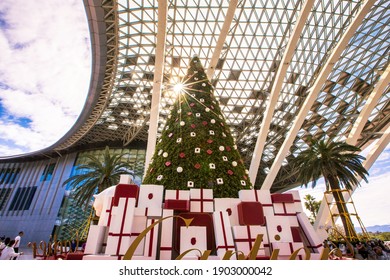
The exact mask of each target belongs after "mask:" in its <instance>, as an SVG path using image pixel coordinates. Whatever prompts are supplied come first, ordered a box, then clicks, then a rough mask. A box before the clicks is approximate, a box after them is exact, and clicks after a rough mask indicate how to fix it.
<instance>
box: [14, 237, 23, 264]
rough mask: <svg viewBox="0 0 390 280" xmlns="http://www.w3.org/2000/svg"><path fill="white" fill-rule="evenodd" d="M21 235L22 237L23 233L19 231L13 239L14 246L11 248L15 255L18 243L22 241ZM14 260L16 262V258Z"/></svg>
mask: <svg viewBox="0 0 390 280" xmlns="http://www.w3.org/2000/svg"><path fill="white" fill-rule="evenodd" d="M23 235H24V232H23V231H20V232H19V234H18V235H17V236H16V237H15V244H14V246H13V248H14V250H15V253H19V247H20V242H21V241H22V236H23ZM14 260H16V257H15V258H14Z"/></svg>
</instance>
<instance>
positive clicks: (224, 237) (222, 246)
mask: <svg viewBox="0 0 390 280" xmlns="http://www.w3.org/2000/svg"><path fill="white" fill-rule="evenodd" d="M219 217H220V218H221V225H222V234H223V243H224V245H219V246H217V249H226V250H228V249H235V247H234V245H228V241H227V237H226V229H225V222H224V220H223V215H222V212H219Z"/></svg>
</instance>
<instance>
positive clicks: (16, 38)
mask: <svg viewBox="0 0 390 280" xmlns="http://www.w3.org/2000/svg"><path fill="white" fill-rule="evenodd" d="M0 53H1V59H0V156H7V155H16V154H21V153H26V152H31V151H36V150H39V149H42V148H45V147H48V146H49V145H51V144H54V143H55V142H56V141H57V140H58V139H60V138H61V137H62V136H63V135H64V134H65V133H66V132H67V131H68V130H69V129H70V128H71V126H72V125H73V124H74V122H75V121H76V119H77V117H78V115H79V113H80V111H81V110H82V107H83V105H84V102H85V96H86V93H87V92H88V87H89V81H90V69H91V56H90V41H89V32H88V26H87V20H86V17H85V10H84V6H83V1H79V0H67V1H63V0H39V1H37V0H35V1H23V0H1V1H0ZM364 153H365V154H366V153H367V151H365V152H364ZM389 167H390V146H388V147H387V149H386V151H385V152H383V153H382V155H381V156H380V158H379V159H378V160H377V162H376V163H375V164H374V166H373V167H372V168H371V169H370V170H369V172H370V177H369V183H368V184H366V183H362V187H361V188H359V189H358V190H357V191H356V193H355V195H354V202H355V206H356V207H357V211H358V213H359V215H360V216H361V218H362V220H363V223H364V225H365V226H371V225H378V224H390V215H389V214H388V213H390V202H389V201H388V198H389V195H388V191H387V188H388V187H389V186H390V168H389ZM323 190H324V189H323V186H321V184H319V185H318V186H317V187H316V188H315V189H314V190H312V189H310V188H309V189H301V193H302V196H303V195H305V194H306V193H310V194H312V195H313V196H315V197H316V198H317V199H318V200H319V199H321V198H322V193H323ZM373 206H375V207H373Z"/></svg>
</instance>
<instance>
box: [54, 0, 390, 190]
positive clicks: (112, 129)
mask: <svg viewBox="0 0 390 280" xmlns="http://www.w3.org/2000/svg"><path fill="white" fill-rule="evenodd" d="M163 2H166V3H167V18H166V23H167V26H166V30H165V32H166V40H165V44H164V45H163V46H162V45H161V44H160V46H159V45H158V42H157V34H158V32H164V30H163V31H159V29H158V13H159V10H158V9H159V5H161V3H163ZM365 2H367V1H365ZM368 2H370V1H368ZM374 3H375V4H374V5H373V6H372V7H371V9H370V11H369V12H368V13H367V14H366V15H365V17H364V19H363V21H362V23H361V24H360V25H359V26H358V27H357V29H356V32H355V33H354V35H353V36H352V37H350V38H349V40H348V44H347V46H346V47H345V48H344V49H343V51H342V53H341V55H340V57H339V58H338V60H337V62H335V63H334V65H333V67H332V70H331V72H330V74H329V75H327V76H326V77H325V82H324V83H323V84H321V90H320V91H319V92H318V93H317V94H318V95H317V98H316V100H315V101H314V103H313V105H312V107H311V109H310V111H309V112H308V114H307V115H306V118H305V120H304V122H303V125H302V126H301V128H300V130H299V132H298V134H297V135H296V136H295V140H294V141H293V144H292V145H291V147H290V148H289V153H288V155H287V157H286V158H285V160H284V161H283V164H282V168H281V169H280V171H279V173H278V176H277V178H276V180H275V182H274V184H273V187H272V190H273V191H277V190H279V189H282V188H286V187H288V186H293V184H294V178H293V177H291V176H288V174H289V172H290V171H291V170H290V167H289V165H288V161H289V159H290V158H291V157H293V156H295V155H297V154H298V153H299V152H300V151H301V150H304V149H306V148H307V141H308V138H309V137H311V136H315V137H324V136H325V137H329V136H332V137H335V139H336V140H346V139H347V138H348V135H349V133H350V131H351V129H352V126H353V124H354V122H355V120H356V119H357V116H358V115H359V114H360V113H361V111H362V109H363V107H364V106H365V104H366V102H367V100H368V97H369V96H370V94H371V93H372V92H373V90H374V88H375V86H376V85H377V83H378V82H379V80H380V78H381V75H382V74H383V73H384V72H385V70H386V69H387V67H389V61H390V60H389V58H390V45H389V42H390V9H389V7H390V1H389V0H379V1H374ZM304 4H305V1H300V0H258V1H255V0H241V1H238V4H237V6H236V7H234V9H235V10H230V11H233V12H234V16H233V18H232V21H231V23H230V25H229V28H228V30H227V33H226V39H225V40H223V42H222V43H218V39H219V37H220V36H221V34H222V33H223V32H224V31H223V25H224V22H225V19H226V17H227V14H228V12H229V1H222V0H212V1H202V0H180V1H178V0H170V1H157V0H155V1H154V0H148V1H147V0H136V1H131V0H119V1H103V5H102V7H103V9H102V10H103V11H104V22H105V26H106V45H107V54H108V55H107V63H106V65H105V70H104V71H105V81H106V82H105V85H106V86H103V90H101V92H98V93H95V94H98V95H99V98H100V99H101V102H100V103H101V104H103V105H101V106H100V107H98V106H97V107H95V113H94V114H91V116H90V117H89V118H88V120H87V121H86V122H85V125H84V128H82V129H81V130H80V131H81V132H80V131H79V132H78V133H75V134H73V135H71V136H69V137H67V140H66V142H63V143H62V144H60V145H58V147H57V148H56V150H58V151H61V150H65V149H68V148H69V147H75V146H76V147H77V146H83V145H89V144H92V143H98V142H106V141H115V140H121V141H122V142H123V143H124V144H129V143H131V142H132V141H136V140H140V141H147V140H148V126H149V118H150V109H151V108H150V107H151V99H152V93H153V87H154V85H155V84H154V82H155V81H154V80H155V69H156V67H158V65H155V61H156V51H157V48H163V49H164V60H165V63H164V67H163V84H162V92H161V102H160V119H159V124H158V132H160V131H161V130H162V129H163V126H164V123H165V120H166V118H167V116H168V114H169V111H170V106H171V105H172V104H173V98H174V94H173V90H172V86H173V85H174V84H175V83H177V81H180V79H181V78H182V77H183V76H184V75H185V73H186V71H187V67H188V64H189V61H190V59H191V57H192V56H193V55H198V56H199V58H200V60H201V62H202V64H203V66H204V67H205V69H208V68H209V67H210V63H211V60H212V57H213V55H214V53H215V52H216V49H217V48H219V49H220V50H221V51H220V54H219V56H218V57H217V59H218V60H217V64H216V67H215V71H214V73H213V75H212V77H210V78H211V81H212V84H213V85H214V87H215V94H216V96H217V98H218V100H219V102H220V104H221V108H222V110H223V113H224V115H225V117H226V119H227V121H228V124H229V125H230V128H231V130H232V134H233V136H234V137H235V138H236V141H237V145H238V147H239V148H240V150H241V154H242V156H243V157H244V159H245V162H246V164H247V166H248V167H249V164H250V162H251V159H252V156H253V151H254V147H255V144H256V141H257V137H258V135H259V131H260V127H261V125H262V121H263V117H264V113H265V111H266V108H267V106H269V102H268V101H269V99H270V94H271V91H272V87H273V86H274V84H275V83H280V84H281V88H280V92H278V94H279V95H278V99H277V103H276V106H275V108H274V109H275V111H274V113H273V117H272V121H271V123H270V128H269V131H268V134H267V138H266V141H265V143H263V153H262V157H261V162H260V169H259V172H258V175H257V180H256V185H261V182H262V181H263V180H264V178H265V176H266V175H267V173H268V172H269V169H270V167H271V165H272V163H273V160H274V159H275V157H276V154H277V153H278V151H279V149H280V147H281V145H282V144H283V142H284V141H285V138H286V135H287V132H288V131H289V129H290V128H291V126H292V125H293V123H294V121H295V117H296V116H297V114H298V112H299V111H300V110H301V108H302V105H303V103H304V102H305V99H306V97H307V96H308V92H309V91H310V89H311V88H312V87H313V85H314V84H315V83H316V82H317V81H318V79H319V77H320V75H321V71H322V70H323V68H324V65H325V64H326V62H327V61H328V59H329V57H330V56H331V55H332V53H333V52H334V49H335V48H336V45H337V44H338V42H339V41H340V40H341V38H342V36H343V35H344V34H345V33H346V30H347V28H348V27H349V26H350V25H351V24H352V23H353V22H354V20H355V17H356V15H357V13H358V12H359V11H360V9H361V7H362V5H363V1H356V0H351V1H349V0H344V1H340V0H339V1H334V0H320V1H314V4H313V6H312V7H311V9H310V12H309V14H308V16H307V19H306V20H305V21H304V22H303V23H304V26H303V28H302V31H301V32H300V35H299V38H298V41H297V43H296V46H295V47H294V48H293V49H291V50H290V51H292V57H291V61H288V62H285V61H283V55H284V54H285V52H287V51H288V43H289V40H290V38H291V36H292V33H293V30H294V28H295V27H296V25H297V24H298V23H299V21H300V18H299V16H300V13H301V11H302V9H303V6H304ZM110 50H111V51H112V54H111V55H110ZM283 63H288V67H287V71H286V73H285V75H283V76H282V77H279V78H278V76H277V71H278V69H279V68H280V67H281V65H282V64H283ZM380 94H381V96H380V98H379V101H378V102H377V104H376V106H375V109H374V110H372V111H371V113H370V116H369V118H368V121H367V123H366V124H365V127H364V129H363V132H362V134H361V135H360V138H359V140H358V141H357V144H356V145H357V146H359V147H364V146H365V145H366V144H368V143H369V142H370V141H372V140H374V139H377V138H378V137H379V136H380V135H381V133H383V131H384V129H385V128H386V126H387V125H388V124H389V113H390V112H389V111H390V106H389V100H390V99H389V97H390V89H389V82H388V81H387V83H386V86H385V89H384V90H383V91H382V92H381V93H380Z"/></svg>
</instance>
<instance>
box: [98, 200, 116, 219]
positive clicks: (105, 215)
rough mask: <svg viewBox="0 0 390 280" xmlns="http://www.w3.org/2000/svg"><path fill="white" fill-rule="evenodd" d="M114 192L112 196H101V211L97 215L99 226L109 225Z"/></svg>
mask: <svg viewBox="0 0 390 280" xmlns="http://www.w3.org/2000/svg"><path fill="white" fill-rule="evenodd" d="M113 199H114V194H113V195H112V196H106V197H104V198H103V207H102V212H101V213H100V217H99V222H98V225H99V226H110V215H111V208H112V202H113Z"/></svg>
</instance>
